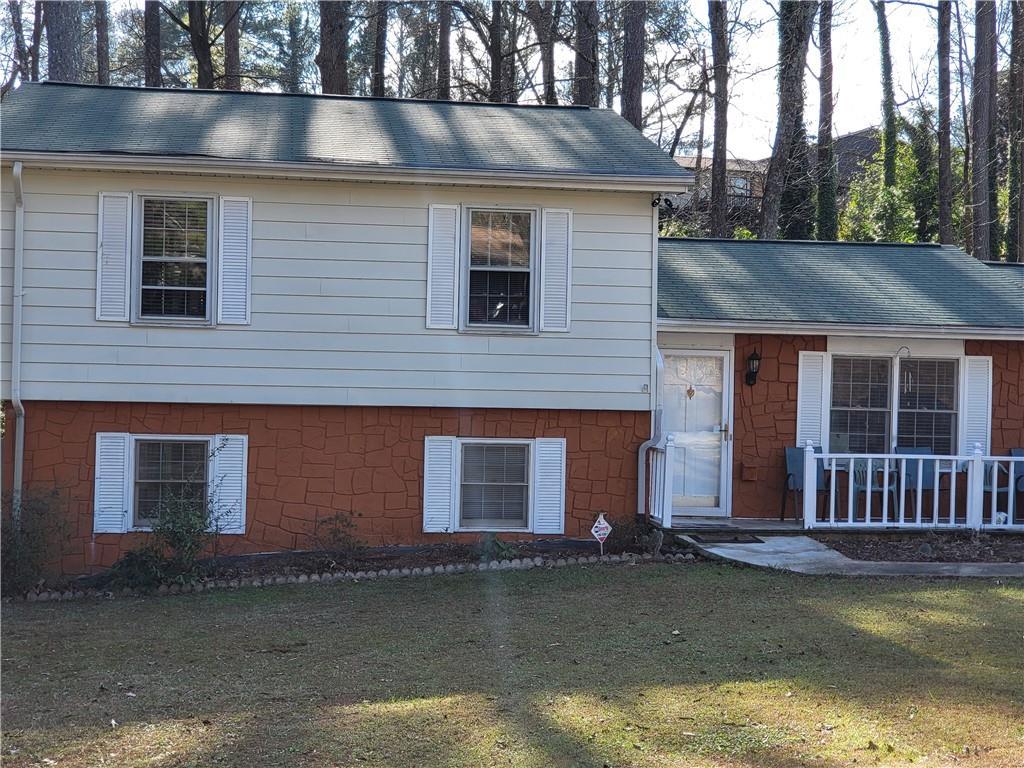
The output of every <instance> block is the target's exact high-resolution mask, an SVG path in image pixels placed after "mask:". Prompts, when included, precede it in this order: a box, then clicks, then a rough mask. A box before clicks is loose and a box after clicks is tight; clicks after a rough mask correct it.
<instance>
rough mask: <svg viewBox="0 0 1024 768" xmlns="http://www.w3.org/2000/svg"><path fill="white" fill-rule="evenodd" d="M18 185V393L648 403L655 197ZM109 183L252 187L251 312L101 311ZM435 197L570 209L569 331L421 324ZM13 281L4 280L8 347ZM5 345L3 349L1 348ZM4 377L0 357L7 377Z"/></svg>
mask: <svg viewBox="0 0 1024 768" xmlns="http://www.w3.org/2000/svg"><path fill="white" fill-rule="evenodd" d="M8 178H9V176H5V181H6V180H7V179H8ZM25 187H26V196H25V201H26V217H25V224H26V231H25V249H26V250H25V313H24V323H25V328H24V337H25V346H24V366H23V391H24V394H25V397H26V398H29V399H51V398H56V399H64V400H74V399H83V400H136V401H169V402H212V403H266V404H277V403H282V404H283V403H310V404H338V405H344V404H368V405H411V406H412V405H435V406H466V407H470V406H491V407H547V408H602V409H605V408H609V409H637V410H639V409H646V408H648V407H649V403H650V395H649V394H648V393H646V392H644V389H645V387H646V388H649V387H650V383H651V382H650V348H651V330H652V323H651V306H650V296H651V280H652V273H651V267H652V261H653V260H652V254H651V242H652V237H651V234H652V233H651V226H652V217H651V208H650V198H649V196H648V195H644V194H636V193H589V192H585V193H577V192H568V191H565V192H550V191H549V192H544V191H529V190H499V189H482V188H481V189H459V188H454V187H425V186H412V185H397V184H387V185H383V184H368V183H363V184H345V183H327V182H291V181H289V182H284V181H273V180H265V179H261V180H240V179H232V178H206V177H204V178H194V179H192V178H186V177H173V176H159V175H151V174H104V173H96V172H84V171H83V172H56V171H41V170H33V169H32V168H28V169H26V172H25ZM7 189H9V185H6V184H5V190H7ZM101 191H137V192H146V193H149V194H154V193H155V194H161V193H167V194H173V193H174V192H189V193H200V194H210V195H233V196H248V197H252V198H253V224H252V227H253V264H252V307H251V310H252V324H251V325H249V326H220V327H214V328H210V327H194V328H181V327H175V326H161V325H134V326H133V325H130V324H128V323H99V322H97V321H96V320H95V282H96V273H95V269H96V227H97V215H96V207H97V196H98V193H99V192H101ZM2 202H3V207H2V217H3V218H2V221H0V225H2V226H0V247H2V248H3V249H4V250H3V269H4V270H6V271H5V272H3V274H4V275H9V274H10V263H11V248H12V246H13V232H12V228H13V198H12V197H11V196H10V195H9V194H8V195H5V196H3V198H2ZM432 203H463V204H469V205H478V206H486V205H509V206H531V207H544V206H547V207H560V208H565V207H570V208H572V209H573V210H574V232H573V245H574V251H573V286H572V292H573V293H572V298H573V305H572V328H571V331H570V333H568V334H565V333H547V334H541V335H533V336H531V335H523V334H503V333H484V332H480V333H476V332H474V333H457V332H455V331H446V330H432V329H427V328H426V327H425V322H424V314H425V311H426V279H427V277H426V243H427V216H428V206H429V205H430V204H432ZM9 285H10V281H9V280H8V279H5V280H4V290H5V293H4V294H3V301H4V314H3V323H4V324H3V326H2V328H0V330H2V331H3V333H4V334H5V335H4V336H3V340H4V343H5V344H8V342H9V331H10V326H9V319H10V288H9ZM3 360H4V363H7V362H8V361H9V346H5V347H4V358H3ZM8 381H9V369H8V368H5V369H4V385H5V386H7V382H8Z"/></svg>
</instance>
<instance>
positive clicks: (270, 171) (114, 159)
mask: <svg viewBox="0 0 1024 768" xmlns="http://www.w3.org/2000/svg"><path fill="white" fill-rule="evenodd" d="M4 159H5V160H14V161H22V162H31V163H32V166H33V167H38V168H59V169H63V170H67V169H71V170H119V171H125V170H130V171H138V172H142V173H146V172H150V173H168V172H173V173H183V174H195V175H254V176H260V177H263V178H282V179H312V180H317V179H319V180H326V181H376V182H392V183H403V184H451V185H463V186H490V187H494V186H502V187H533V188H550V189H574V190H594V191H611V192H624V191H628V192H658V193H661V192H683V191H685V189H686V188H687V187H688V185H689V184H690V182H691V179H690V178H689V175H688V174H686V173H685V172H683V173H680V174H679V175H673V176H665V177H660V176H628V175H622V176H618V175H615V174H589V173H588V174H583V173H581V174H572V173H557V172H555V173H544V172H535V171H502V170H494V171H470V170H460V169H448V168H408V167H395V166H383V165H357V164H354V163H353V164H342V163H319V162H280V161H277V160H232V159H224V158H218V157H203V156H196V157H167V156H148V155H103V154H89V153H71V152H23V151H18V150H7V151H5V152H4Z"/></svg>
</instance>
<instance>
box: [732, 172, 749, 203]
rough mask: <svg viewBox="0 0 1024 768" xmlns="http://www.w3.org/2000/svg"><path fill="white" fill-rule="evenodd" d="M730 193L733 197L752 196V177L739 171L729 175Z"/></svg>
mask: <svg viewBox="0 0 1024 768" xmlns="http://www.w3.org/2000/svg"><path fill="white" fill-rule="evenodd" d="M727 182H728V183H727V186H728V188H729V194H730V195H732V196H733V197H750V179H748V178H747V177H746V176H742V175H740V174H737V173H731V174H729V175H728V177H727Z"/></svg>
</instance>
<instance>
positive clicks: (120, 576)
mask: <svg viewBox="0 0 1024 768" xmlns="http://www.w3.org/2000/svg"><path fill="white" fill-rule="evenodd" d="M167 579H168V573H167V570H166V558H165V557H164V556H163V554H162V553H161V552H160V551H159V550H157V549H156V547H153V546H144V547H140V548H139V549H134V550H132V551H130V552H125V554H124V556H123V557H122V558H121V559H120V560H118V561H117V562H116V563H114V565H113V567H112V568H111V569H110V574H109V578H107V579H104V580H103V581H102V583H109V584H111V585H112V586H117V587H131V588H132V589H138V590H142V591H144V592H149V591H152V590H154V589H156V588H157V587H159V586H160V585H161V584H162V583H163V582H164V581H166V580H167Z"/></svg>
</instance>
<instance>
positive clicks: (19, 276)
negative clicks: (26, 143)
mask: <svg viewBox="0 0 1024 768" xmlns="http://www.w3.org/2000/svg"><path fill="white" fill-rule="evenodd" d="M23 170H24V169H23V166H22V164H21V162H20V161H18V162H15V163H14V285H13V288H14V301H13V306H12V310H11V315H12V316H11V404H12V405H13V406H14V479H13V482H12V484H11V515H12V517H13V518H14V521H15V522H16V523H17V522H18V521H19V518H20V517H21V490H22V485H23V481H24V472H25V404H24V403H23V402H22V401H21V318H22V307H23V304H24V297H25V285H24V274H25V272H24V269H25V194H24V189H23V187H22V173H23Z"/></svg>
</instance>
